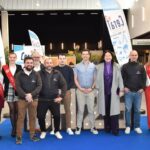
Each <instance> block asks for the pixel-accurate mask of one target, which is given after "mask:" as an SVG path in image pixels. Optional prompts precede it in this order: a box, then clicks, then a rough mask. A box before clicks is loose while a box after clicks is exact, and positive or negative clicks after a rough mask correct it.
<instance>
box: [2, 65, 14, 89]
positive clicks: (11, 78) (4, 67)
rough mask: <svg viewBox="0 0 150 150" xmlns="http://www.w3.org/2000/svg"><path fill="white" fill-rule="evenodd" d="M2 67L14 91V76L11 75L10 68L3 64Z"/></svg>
mask: <svg viewBox="0 0 150 150" xmlns="http://www.w3.org/2000/svg"><path fill="white" fill-rule="evenodd" d="M3 69H4V71H5V73H6V76H7V78H8V80H9V82H10V83H11V85H12V86H13V88H14V90H15V91H16V85H15V79H14V76H13V75H12V73H11V72H10V69H9V67H8V65H4V66H3Z"/></svg>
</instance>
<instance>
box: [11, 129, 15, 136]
mask: <svg viewBox="0 0 150 150" xmlns="http://www.w3.org/2000/svg"><path fill="white" fill-rule="evenodd" d="M11 137H16V130H14V129H12V131H11Z"/></svg>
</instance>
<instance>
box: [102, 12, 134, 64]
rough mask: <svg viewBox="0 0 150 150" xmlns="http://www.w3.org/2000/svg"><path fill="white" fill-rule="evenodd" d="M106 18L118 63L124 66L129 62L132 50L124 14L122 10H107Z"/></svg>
mask: <svg viewBox="0 0 150 150" xmlns="http://www.w3.org/2000/svg"><path fill="white" fill-rule="evenodd" d="M104 16H105V21H106V24H107V28H108V31H109V35H110V38H111V42H112V45H113V48H114V51H115V54H116V57H117V60H118V63H119V64H120V65H123V64H125V63H127V62H128V61H129V54H130V51H131V50H132V46H131V41H130V35H129V31H128V27H127V23H126V20H125V16H124V13H123V11H122V10H109V11H108V10H107V11H104Z"/></svg>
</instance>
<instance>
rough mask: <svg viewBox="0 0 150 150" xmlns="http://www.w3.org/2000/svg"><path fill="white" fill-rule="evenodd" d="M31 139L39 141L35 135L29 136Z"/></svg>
mask: <svg viewBox="0 0 150 150" xmlns="http://www.w3.org/2000/svg"><path fill="white" fill-rule="evenodd" d="M31 140H32V141H33V142H37V141H39V140H40V139H39V138H38V137H37V136H36V135H34V136H32V137H31Z"/></svg>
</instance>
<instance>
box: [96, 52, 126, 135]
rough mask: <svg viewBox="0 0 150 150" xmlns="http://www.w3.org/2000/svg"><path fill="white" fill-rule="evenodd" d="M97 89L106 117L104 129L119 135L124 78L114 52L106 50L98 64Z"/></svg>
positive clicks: (100, 111) (102, 113)
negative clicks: (115, 60)
mask: <svg viewBox="0 0 150 150" xmlns="http://www.w3.org/2000/svg"><path fill="white" fill-rule="evenodd" d="M96 89H97V90H98V97H97V102H98V110H99V113H100V114H101V115H102V116H103V118H104V130H105V131H106V132H112V134H114V135H116V136H117V135H119V114H120V96H122V95H123V89H124V87H123V80H122V76H121V72H120V69H119V67H118V65H117V63H116V62H114V57H113V54H112V53H111V52H110V51H105V52H104V53H103V56H102V62H101V63H100V64H99V65H98V66H97V77H96Z"/></svg>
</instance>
